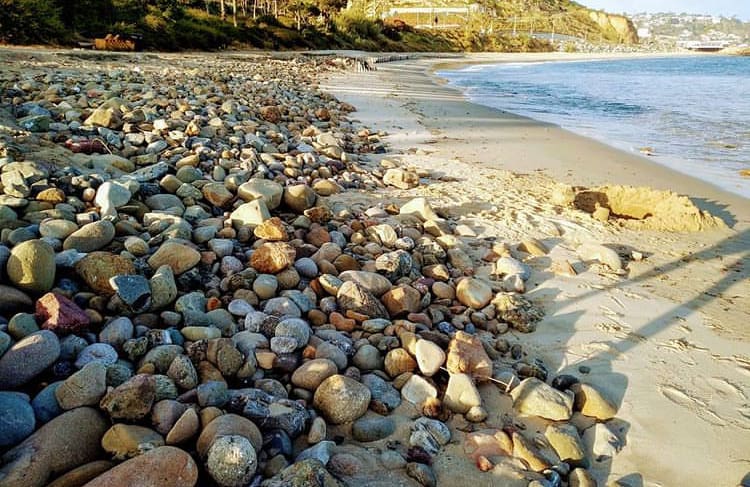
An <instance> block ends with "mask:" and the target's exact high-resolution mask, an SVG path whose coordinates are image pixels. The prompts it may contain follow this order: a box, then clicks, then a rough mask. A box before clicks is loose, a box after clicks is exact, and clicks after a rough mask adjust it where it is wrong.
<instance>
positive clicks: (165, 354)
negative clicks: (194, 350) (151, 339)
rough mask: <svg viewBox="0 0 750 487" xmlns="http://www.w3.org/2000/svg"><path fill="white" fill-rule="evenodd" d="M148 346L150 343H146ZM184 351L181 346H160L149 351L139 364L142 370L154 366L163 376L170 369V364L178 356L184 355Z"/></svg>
mask: <svg viewBox="0 0 750 487" xmlns="http://www.w3.org/2000/svg"><path fill="white" fill-rule="evenodd" d="M146 343H147V344H148V341H147V342H146ZM183 352H184V349H183V348H182V347H181V346H179V345H159V346H157V347H154V348H152V349H151V350H149V351H148V352H147V353H146V355H144V357H143V358H142V359H141V360H140V362H138V368H139V369H140V368H141V367H143V366H144V365H147V364H153V366H154V368H155V369H156V372H157V373H158V374H163V373H165V372H166V371H167V369H169V366H170V364H171V363H172V361H173V360H174V359H175V357H176V356H178V355H180V354H182V353H183Z"/></svg>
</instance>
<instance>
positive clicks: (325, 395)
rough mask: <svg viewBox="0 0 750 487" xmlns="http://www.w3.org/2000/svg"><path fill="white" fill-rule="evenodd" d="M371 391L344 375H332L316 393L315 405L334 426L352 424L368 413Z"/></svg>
mask: <svg viewBox="0 0 750 487" xmlns="http://www.w3.org/2000/svg"><path fill="white" fill-rule="evenodd" d="M370 398H371V394H370V389H368V388H367V386H366V385H364V384H362V383H360V382H357V381H356V380H354V379H352V378H351V377H346V376H344V375H332V376H331V377H329V378H327V379H326V380H324V381H323V383H322V384H320V386H318V388H317V390H316V391H315V396H314V398H313V405H314V406H315V407H316V408H317V409H318V410H320V412H321V413H322V414H323V416H324V417H325V418H326V419H327V420H328V421H329V422H331V423H333V424H343V423H350V422H352V421H354V420H355V419H358V418H359V417H361V416H362V415H363V414H365V413H366V412H367V408H368V406H369V404H370Z"/></svg>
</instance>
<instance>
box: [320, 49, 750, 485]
mask: <svg viewBox="0 0 750 487" xmlns="http://www.w3.org/2000/svg"><path fill="white" fill-rule="evenodd" d="M549 56H550V55H540V56H537V55H528V56H526V55H497V56H491V55H481V56H475V57H471V58H469V59H464V60H463V61H459V62H493V61H494V62H502V61H507V60H513V61H524V60H541V59H549ZM445 62H449V63H451V64H452V65H453V66H455V65H456V64H457V62H456V60H455V59H451V60H447V61H445ZM443 63H444V61H436V60H414V61H409V62H401V63H394V64H391V65H383V66H379V71H377V72H374V73H366V74H357V75H351V74H347V75H345V76H338V77H335V78H333V79H330V80H329V81H328V82H327V83H326V86H325V88H326V89H328V90H330V91H331V92H333V93H334V94H336V95H337V96H338V97H339V98H341V99H343V100H344V101H347V102H349V103H352V104H353V105H355V106H356V107H357V108H358V112H356V113H354V114H353V116H355V117H358V119H359V120H361V121H362V122H363V123H364V124H366V125H370V126H373V127H376V128H379V129H381V130H385V131H387V132H388V133H389V137H388V138H387V140H388V141H389V142H390V143H391V144H392V145H393V147H394V149H395V152H400V153H401V156H400V157H398V159H400V161H401V162H402V163H404V164H406V165H413V166H414V167H416V168H419V169H422V170H424V171H426V172H427V173H429V174H430V177H429V178H428V179H427V180H424V181H425V182H426V183H427V184H426V185H425V186H420V187H419V188H417V189H415V190H411V191H410V192H409V195H413V194H414V193H415V192H416V193H417V194H420V195H423V196H425V197H427V198H428V200H429V201H430V202H431V203H432V205H433V206H434V207H435V208H437V210H438V213H439V214H444V215H449V216H459V215H462V221H463V222H465V224H466V226H467V227H468V228H469V229H470V230H471V231H472V232H473V233H475V234H477V236H479V237H480V238H482V237H484V238H490V239H491V238H494V239H496V240H497V241H501V242H518V241H519V240H520V239H523V238H524V237H536V238H539V239H540V240H541V241H542V242H544V243H545V244H546V245H547V246H548V247H550V248H551V249H552V250H551V252H550V253H549V255H548V256H547V258H539V257H530V256H528V255H527V256H526V263H528V264H529V265H530V266H531V267H532V268H533V271H534V272H533V274H532V278H531V280H530V281H529V283H528V284H529V288H530V291H529V292H528V295H529V296H530V297H531V298H532V299H534V300H536V302H540V303H543V304H544V307H545V309H546V312H547V316H546V318H545V319H544V320H543V321H542V322H541V323H540V324H539V325H538V327H537V331H536V332H535V333H534V334H532V335H527V336H525V337H524V338H523V339H524V343H525V344H527V345H528V346H531V348H532V349H533V350H534V351H535V353H538V354H539V355H540V356H542V357H543V358H544V360H545V363H546V364H547V365H548V366H550V371H551V372H552V371H555V372H557V373H566V372H567V373H572V374H577V375H580V370H581V367H582V366H585V367H589V368H590V369H591V372H590V373H589V374H587V375H585V377H586V380H589V381H591V382H592V383H595V384H597V385H600V386H601V387H603V388H605V389H608V390H609V391H610V392H611V393H612V394H613V395H614V396H616V397H618V398H619V399H620V401H621V404H622V405H621V408H620V410H619V413H618V418H620V419H621V420H622V422H623V423H622V426H623V431H624V432H626V435H625V436H626V441H627V444H626V446H625V447H624V449H623V450H622V452H621V453H619V454H618V455H616V456H615V457H614V459H613V461H611V462H602V463H601V464H598V465H597V466H596V467H597V468H596V469H595V470H596V472H597V475H598V480H599V481H600V482H601V484H600V485H604V481H605V480H606V481H612V480H622V481H623V482H625V483H627V485H737V484H738V483H740V481H741V480H742V479H743V477H744V476H745V475H746V474H747V472H748V457H747V451H748V447H750V439H749V436H748V434H747V430H748V429H750V419H748V411H747V407H746V405H745V402H746V397H747V395H748V394H750V388H748V386H747V383H748V377H750V360H749V359H750V345H749V344H748V340H750V332H748V329H747V326H746V323H747V322H748V318H749V317H750V315H749V314H748V311H747V310H748V309H750V300H749V299H748V291H750V289H749V288H750V286H748V284H747V282H748V276H749V273H750V270H749V269H748V258H749V257H750V253H749V252H748V249H750V230H749V226H750V225H749V223H750V204H748V201H747V200H746V199H744V198H741V197H738V196H735V195H732V194H729V193H726V192H724V191H722V190H719V189H717V188H715V187H713V186H711V185H709V184H706V183H704V182H702V181H699V180H696V179H694V178H691V177H689V176H685V175H682V174H679V173H676V172H674V171H672V170H670V169H668V168H666V167H662V166H658V165H655V164H654V163H653V162H650V161H648V160H645V159H644V158H642V157H639V156H636V155H633V154H628V153H625V152H622V151H619V150H616V149H613V148H611V147H608V146H606V145H604V144H601V143H599V142H596V141H593V140H590V139H586V138H584V137H580V136H577V135H575V134H572V133H570V132H567V131H565V130H562V129H560V128H558V127H555V126H552V125H549V124H543V123H539V122H536V121H534V120H530V119H528V118H524V117H520V116H516V115H513V114H508V113H503V112H500V111H498V110H494V109H490V108H486V107H483V106H478V105H475V104H472V103H469V102H467V101H465V99H464V98H463V97H462V95H461V94H460V93H458V92H457V91H455V90H453V89H451V88H448V87H446V86H445V85H444V84H442V83H441V82H440V81H439V80H436V79H435V78H434V77H433V76H432V75H431V72H432V71H433V70H434V69H435V68H436V66H446V65H445V64H443ZM558 182H563V183H565V184H568V185H578V186H580V185H583V186H587V187H598V186H602V185H608V184H611V185H632V186H640V187H642V186H649V187H651V188H655V189H656V190H666V191H674V192H675V193H677V194H679V195H689V196H690V197H691V198H690V201H691V202H692V203H694V204H696V205H697V208H699V210H700V211H710V212H711V213H712V214H713V215H715V216H718V217H719V218H720V219H721V220H722V222H723V224H721V223H718V222H716V220H714V219H713V218H712V217H708V216H706V214H704V213H695V212H693V210H692V209H690V208H689V206H685V205H682V208H680V206H681V203H685V200H681V199H680V198H679V197H675V198H676V199H674V200H672V199H671V198H664V199H665V200H669V202H670V203H676V205H667V206H671V208H672V209H673V210H674V209H678V210H685V209H687V213H688V214H690V213H691V212H692V213H693V215H694V216H695V215H697V222H698V224H697V226H698V227H702V226H708V227H712V226H715V227H716V228H714V229H712V230H711V231H703V232H698V233H687V234H686V233H679V232H677V233H676V232H671V231H669V232H667V231H663V230H664V229H665V228H666V229H669V230H676V229H679V226H677V227H672V228H669V227H670V225H669V219H668V218H667V219H664V220H661V221H660V222H659V224H658V225H654V226H651V228H650V229H648V228H643V227H648V226H649V225H643V224H641V225H640V227H641V228H639V229H637V230H636V229H634V228H632V227H633V226H634V225H632V224H625V225H616V224H613V223H612V222H608V223H602V222H599V221H596V220H595V219H593V218H592V217H591V216H590V215H589V214H588V213H585V212H583V211H580V210H576V209H574V208H569V207H562V206H559V205H555V204H553V203H552V196H553V195H554V192H555V190H556V188H557V184H558ZM404 196H405V197H406V194H404ZM662 196H663V195H662ZM683 213H684V212H683ZM711 223H716V225H712V224H711ZM724 225H726V227H725V228H722V227H723V226H724ZM635 226H636V227H637V226H639V225H635ZM629 227H630V228H629ZM654 227H657V228H660V229H661V230H662V231H654V230H653V228H654ZM696 229H697V228H696ZM590 241H595V242H599V243H604V244H607V245H608V246H609V247H611V248H613V249H616V250H617V251H618V253H619V255H620V256H626V257H627V258H628V259H627V262H626V268H627V272H628V275H627V277H625V278H619V277H615V276H613V275H611V274H608V273H607V272H604V273H602V272H597V270H599V271H601V269H597V268H596V266H594V267H589V266H588V265H586V263H585V261H581V259H580V256H577V255H576V254H575V252H574V250H575V249H576V248H577V247H578V245H579V244H580V243H584V242H590ZM633 251H635V253H633ZM639 254H641V255H643V256H644V257H645V259H644V260H641V261H637V260H634V259H633V257H639V256H640V255H639ZM566 261H567V262H568V263H572V267H573V268H574V270H575V271H576V272H577V273H578V275H577V276H574V277H573V276H567V275H564V273H558V274H555V273H554V271H556V270H558V272H559V269H560V268H561V267H560V266H556V265H555V264H559V263H565V262H566ZM562 267H563V268H564V266H562ZM477 271H478V273H480V274H482V273H490V272H491V271H492V269H491V266H489V265H488V266H485V268H480V269H477ZM480 391H481V392H482V395H483V399H484V400H485V401H486V402H487V404H488V409H489V410H490V411H491V412H490V418H489V419H488V423H492V422H493V421H494V422H496V423H501V421H502V417H503V414H504V412H505V411H508V409H509V407H510V405H509V402H508V401H507V399H506V398H505V397H504V396H503V395H502V394H500V393H499V392H498V391H497V390H496V388H494V387H483V388H480ZM527 426H529V427H530V428H534V427H535V425H527ZM536 427H537V428H540V430H542V431H543V426H542V425H536ZM529 432H530V431H529V430H527V433H529ZM464 457H465V456H464V455H463V452H461V451H460V449H459V448H454V449H453V450H451V449H450V448H449V449H448V450H447V452H446V454H445V455H444V456H442V457H441V458H440V459H439V461H438V462H437V465H436V472H437V474H438V477H439V479H440V480H441V482H445V485H454V484H458V483H461V484H465V483H467V482H472V483H476V484H477V485H490V484H491V482H492V477H488V474H483V473H481V472H479V471H478V470H477V469H476V468H474V466H473V465H472V464H471V462H468V461H466V459H465V458H464Z"/></svg>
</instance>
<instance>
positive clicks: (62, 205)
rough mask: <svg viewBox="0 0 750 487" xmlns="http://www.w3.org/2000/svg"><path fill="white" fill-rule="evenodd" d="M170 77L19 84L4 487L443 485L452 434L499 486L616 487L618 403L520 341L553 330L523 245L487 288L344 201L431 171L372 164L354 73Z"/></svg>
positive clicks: (417, 228)
mask: <svg viewBox="0 0 750 487" xmlns="http://www.w3.org/2000/svg"><path fill="white" fill-rule="evenodd" d="M154 66H156V64H154ZM154 66H151V65H148V64H146V65H144V67H143V68H140V67H138V68H135V69H134V67H133V66H127V65H125V66H118V67H104V66H102V65H88V64H86V63H84V62H81V61H80V60H79V61H67V64H66V62H62V61H61V62H60V63H59V64H57V65H55V66H53V67H52V68H50V67H49V66H41V65H39V66H35V65H34V64H33V63H30V66H29V67H28V69H24V70H20V69H19V70H8V71H5V72H3V73H0V97H1V98H0V102H1V105H0V228H2V233H1V234H0V237H1V240H0V241H1V242H2V243H1V244H0V282H1V284H0V486H2V487H10V486H13V487H26V486H40V487H41V486H45V485H49V486H54V487H62V486H66V487H72V486H82V485H86V486H88V487H94V486H106V487H125V486H133V485H137V486H174V487H190V486H194V485H217V486H222V487H233V486H247V485H263V486H268V487H271V486H274V487H275V486H303V485H304V486H310V485H312V486H315V485H318V486H335V485H346V484H351V485H365V484H364V483H362V482H367V479H370V480H372V481H373V483H372V484H371V485H375V483H374V482H375V481H374V480H373V479H379V478H381V476H382V473H381V472H383V471H387V472H389V475H396V476H399V475H400V476H402V479H401V480H400V481H401V482H403V483H404V485H418V484H421V485H425V486H432V485H437V484H439V482H440V479H439V477H437V476H436V473H435V470H434V469H433V466H432V465H433V461H435V459H436V458H437V457H438V456H439V455H440V452H441V450H442V449H444V447H445V445H447V444H448V443H449V442H452V441H457V440H456V434H457V431H456V429H455V425H456V424H458V423H457V421H458V420H457V419H456V418H461V420H460V421H459V422H460V423H461V424H464V425H465V427H464V428H463V429H462V432H459V433H460V435H461V437H462V438H463V441H464V442H465V445H464V447H465V450H466V453H467V455H470V456H471V458H472V459H473V461H475V463H476V465H477V468H479V469H481V470H483V471H490V470H492V469H493V468H495V466H496V464H498V463H500V462H501V458H507V459H512V462H515V463H514V465H515V467H516V468H517V469H518V471H519V472H522V475H525V476H526V477H525V478H528V479H529V481H530V484H529V485H534V486H537V487H541V486H547V487H553V486H561V485H571V486H591V485H596V484H595V481H594V480H593V479H592V477H591V475H590V474H589V472H588V471H587V470H586V467H588V466H589V464H590V462H592V461H595V460H596V458H592V456H591V455H592V454H591V453H590V452H587V450H586V447H585V446H584V437H585V436H586V435H589V436H592V438H595V441H594V446H595V449H594V453H593V455H594V456H600V455H607V454H611V452H610V450H612V449H614V448H616V445H612V444H611V441H609V440H608V438H610V437H611V432H609V431H608V424H607V423H606V421H607V420H609V419H611V418H612V417H614V415H615V414H616V406H615V405H614V404H613V402H612V401H611V400H610V399H608V398H607V397H606V396H605V395H604V394H602V393H601V391H599V390H597V389H596V388H595V387H593V386H591V385H589V384H585V383H581V382H580V381H579V379H578V378H576V377H573V376H559V377H555V378H554V380H552V378H551V377H550V378H549V379H550V380H549V382H548V377H547V375H548V374H547V371H546V369H545V368H544V366H543V364H541V363H539V362H538V361H534V360H532V359H530V358H528V357H527V356H526V354H525V353H524V351H523V349H522V347H521V346H520V345H519V344H517V343H511V341H509V340H508V339H506V338H504V336H503V335H504V334H505V333H506V332H508V330H509V329H511V330H516V331H518V332H523V333H527V332H532V331H533V330H534V328H535V326H536V323H537V322H538V321H539V320H540V318H541V317H542V313H541V312H540V311H539V310H538V309H537V308H536V307H535V306H534V305H533V304H532V303H530V302H529V301H528V300H527V299H526V298H524V296H523V291H524V288H525V281H526V280H527V279H528V278H529V276H530V275H531V271H530V269H529V267H528V266H527V265H526V264H525V263H523V262H521V261H520V260H517V259H516V258H515V257H514V255H515V256H516V257H517V256H518V255H519V254H518V253H517V249H516V248H515V247H513V249H510V248H509V247H508V246H504V245H499V244H497V245H494V246H493V247H492V250H489V252H488V255H487V256H486V258H487V259H488V260H492V261H496V263H495V271H496V276H495V278H494V280H489V279H481V278H478V277H476V276H475V275H474V268H475V263H474V261H473V260H472V256H471V255H470V253H469V252H468V251H467V250H466V248H465V246H464V244H463V242H462V240H461V239H459V238H458V236H457V234H456V231H455V230H456V222H455V221H450V220H446V219H442V218H440V216H438V214H436V212H435V211H434V210H433V209H432V208H431V207H430V205H429V203H428V202H427V201H426V200H425V199H424V198H414V199H412V200H411V201H408V202H407V203H405V204H402V205H396V204H391V205H388V206H385V207H379V206H374V207H370V208H366V209H364V211H362V209H360V208H355V207H353V206H349V205H346V204H343V203H341V201H343V200H337V199H336V198H335V196H337V195H340V194H341V193H342V192H347V191H360V190H366V191H372V190H379V191H386V190H387V189H386V188H387V187H395V188H399V189H409V188H413V187H415V186H417V185H419V184H420V175H419V174H417V173H416V172H414V171H411V170H408V169H405V168H401V167H399V166H398V165H397V164H394V163H391V162H389V161H387V160H383V161H382V162H381V163H380V164H379V165H373V164H367V162H368V158H369V157H371V154H373V153H382V152H384V150H385V147H384V145H383V143H382V142H381V140H380V136H379V135H378V134H373V133H370V132H369V131H368V130H366V129H363V128H361V127H356V126H355V125H354V124H353V123H351V122H350V120H349V118H348V113H349V112H350V111H352V110H353V107H350V106H347V105H346V104H345V103H341V102H339V101H337V100H335V99H334V98H332V97H331V96H328V95H326V94H324V93H321V92H319V91H318V90H316V89H315V88H314V84H315V80H316V79H317V78H316V77H317V76H318V73H320V72H321V71H325V70H327V69H333V68H334V63H332V62H331V61H330V60H301V59H298V60H291V61H274V60H270V59H269V60H263V61H262V62H247V61H244V62H239V61H236V60H234V61H232V60H221V59H214V60H208V59H204V60H202V61H201V63H197V64H195V63H194V64H189V63H188V64H186V65H184V66H182V65H181V66H173V67H171V69H170V70H169V72H168V73H169V74H167V72H166V71H163V70H162V69H159V68H156V67H154ZM175 73H177V74H175ZM167 77H169V78H170V79H169V80H167V79H166V78H167ZM520 249H521V250H522V251H523V252H526V253H528V254H532V255H543V254H544V253H545V249H544V246H543V245H542V244H540V243H539V242H537V241H534V240H529V241H526V242H524V243H523V244H522V245H521V247H520ZM511 250H512V252H511ZM519 251H520V250H519ZM550 383H551V384H550ZM481 384H490V385H493V386H496V387H498V388H499V389H500V390H501V391H502V392H503V393H507V394H510V396H511V397H512V400H513V409H514V411H515V412H516V414H518V415H531V416H535V417H537V418H538V419H539V420H540V421H542V422H543V423H544V424H545V425H546V427H545V429H541V430H540V431H537V432H536V433H535V432H533V431H530V430H527V431H523V429H521V428H518V427H517V425H516V423H514V421H513V420H512V418H511V420H510V421H509V422H508V423H507V424H505V425H501V426H496V427H491V426H489V425H487V424H485V423H484V422H485V421H486V420H487V418H488V414H489V413H490V411H487V410H486V408H485V407H484V406H483V401H482V396H481V395H480V393H479V389H478V385H481ZM571 418H573V419H575V418H578V419H577V420H576V421H573V422H571ZM581 418H584V419H581ZM466 425H468V426H466ZM404 428H405V429H404ZM464 432H466V434H464ZM608 432H609V433H610V435H609V436H608ZM600 438H603V439H601V440H600ZM498 468H499V465H498ZM487 475H490V474H489V473H488V474H487ZM488 478H489V477H488Z"/></svg>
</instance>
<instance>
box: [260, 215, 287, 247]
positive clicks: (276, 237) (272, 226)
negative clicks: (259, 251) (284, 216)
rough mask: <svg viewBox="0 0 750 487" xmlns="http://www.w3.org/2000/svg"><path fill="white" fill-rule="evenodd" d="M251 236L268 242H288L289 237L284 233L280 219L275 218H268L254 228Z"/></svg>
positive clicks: (284, 229)
mask: <svg viewBox="0 0 750 487" xmlns="http://www.w3.org/2000/svg"><path fill="white" fill-rule="evenodd" d="M253 234H255V236H256V237H258V238H262V239H264V240H268V241H269V242H278V241H286V240H289V235H288V234H287V232H286V228H284V223H283V222H282V221H281V218H279V217H277V216H275V217H273V218H270V219H268V220H266V221H264V222H263V223H261V224H260V225H258V226H257V227H255V230H253Z"/></svg>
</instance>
